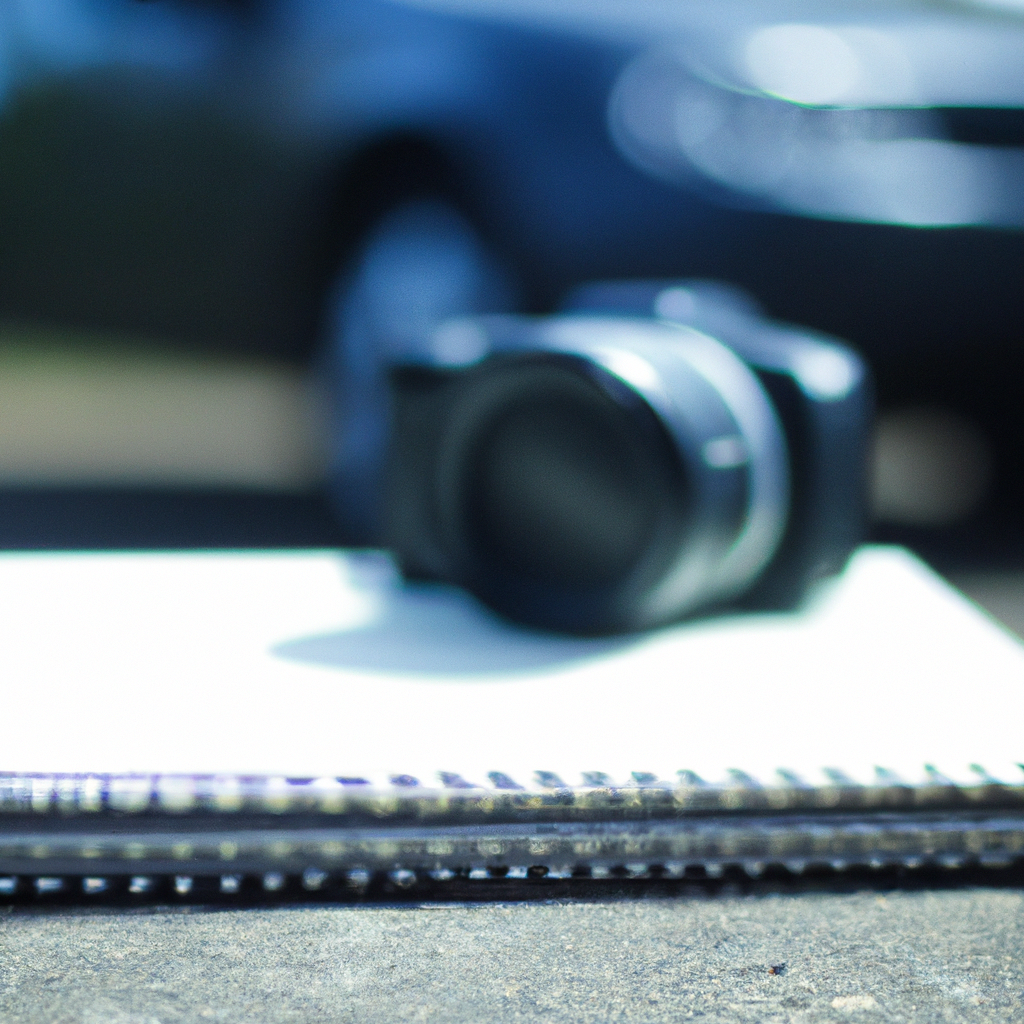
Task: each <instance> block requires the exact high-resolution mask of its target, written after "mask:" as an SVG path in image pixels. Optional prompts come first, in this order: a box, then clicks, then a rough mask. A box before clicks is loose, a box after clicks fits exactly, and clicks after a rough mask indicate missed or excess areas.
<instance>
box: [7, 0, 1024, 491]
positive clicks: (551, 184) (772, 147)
mask: <svg viewBox="0 0 1024 1024" xmlns="http://www.w3.org/2000/svg"><path fill="white" fill-rule="evenodd" d="M1022 72H1024V20H1022V19H1021V17H1020V14H1019V11H1018V10H1017V9H1016V7H1015V5H1014V3H1013V2H1012V0H1003V2H1000V0H974V2H968V0H963V2H961V3H950V4H947V5H944V6H942V7H938V6H935V7H922V6H920V5H913V4H909V3H905V4H896V5H890V6H888V7H887V8H886V9H885V10H884V11H879V10H878V9H877V6H876V5H873V4H867V3H863V2H846V3H843V4H829V5H824V4H820V3H814V2H802V3H797V2H790V3H786V4H781V5H773V6H772V7H771V8H770V9H768V8H764V9H762V8H761V7H758V6H756V5H752V4H741V3H731V4H728V5H714V6H713V7H711V6H709V5H707V4H702V3H695V2H678V3H659V2H655V0H643V2H639V0H638V2H636V3H631V4H615V3H611V2H609V0H600V2H599V0H559V2H547V3H539V2H538V3H534V2H529V0H516V2H514V3H513V2H511V0H486V2H485V0H401V2H400V0H146V2H139V0H8V2H7V3H6V4H4V5H3V6H2V8H0V266H2V267H3V273H2V274H0V317H2V318H3V319H5V320H7V321H17V322H35V323H40V322H41V323H46V324H50V325H56V326H70V327H74V328H84V329H99V330H104V331H130V332H132V333H133V334H135V335H140V334H141V335H149V336H154V337H159V338H164V339H176V340H177V341H179V342H182V343H185V344H189V345H199V346H204V347H213V348H218V349H222V350H237V351H246V352H254V353H266V354H274V355H280V356H285V357H288V358H295V359H299V360H306V359H309V358H310V356H311V355H313V354H314V353H317V352H320V353H322V352H323V351H325V350H326V349H327V348H329V347H330V346H331V344H332V339H334V338H336V336H337V333H338V331H339V330H341V329H342V326H343V325H341V324H340V322H339V319H338V318H339V316H342V313H341V312H340V308H341V306H340V303H341V299H339V295H342V294H343V293H344V290H345V288H346V287H347V285H348V283H349V282H351V280H352V276H353V274H354V273H356V272H357V269H356V268H357V266H358V261H359V260H360V258H361V257H360V254H361V253H365V252H366V247H367V245H368V244H370V241H371V240H372V239H373V238H375V237H377V235H376V234H375V233H376V232H378V230H379V228H380V226H381V225H382V224H386V223H389V220H388V218H389V217H392V216H393V215H395V214H396V211H401V210H402V209H408V208H410V205H413V206H414V205H415V204H426V205H427V206H430V204H434V206H435V208H443V209H445V210H447V211H448V212H449V213H452V214H453V215H454V216H456V217H457V218H458V220H459V222H460V223H461V224H463V225H464V226H465V228H466V230H467V231H469V232H470V233H471V235H472V238H473V244H474V245H478V246H479V247H480V249H481V251H482V252H485V253H486V256H485V259H486V261H488V265H489V266H492V267H493V268H494V274H493V282H497V284H496V285H495V289H496V290H495V293H494V296H493V305H494V308H496V309H497V308H501V309H512V310H516V311H520V312H527V313H548V312H551V311H553V310H556V309H557V308H559V306H560V305H561V304H562V303H563V301H564V300H565V297H566V296H568V295H571V294H572V293H573V291H574V289H578V288H579V287H580V286H582V285H585V284H586V283H587V282H590V281H600V280H611V279H619V280H622V279H677V278H692V277H700V278H708V277H712V278H718V279H726V280H729V281H732V282H734V283H736V284H739V285H741V286H743V287H745V288H746V289H747V290H748V291H750V292H752V293H753V294H754V295H755V296H756V297H757V298H758V299H760V300H761V301H762V303H763V304H764V305H765V306H766V307H767V308H768V310H769V311H770V312H771V313H772V314H774V315H776V316H779V317H781V318H783V319H786V320H790V321H795V322H800V323H804V324H807V325H809V326H811V327H815V328H818V329H821V330H825V331H829V332H831V333H834V334H838V335H840V336H843V337H845V338H847V339H848V340H851V341H853V342H854V343H855V344H856V345H857V346H858V347H859V348H860V349H861V350H862V351H863V352H865V353H866V354H867V355H868V357H869V359H870V360H871V362H872V364H873V366H874V369H875V373H876V377H877V380H878V387H879V397H880V400H881V403H882V405H883V406H886V405H893V404H901V403H903V404H906V403H915V402H938V403H940V404H942V403H945V404H952V405H954V406H957V407H958V408H960V409H961V410H962V411H965V412H966V413H967V414H969V415H971V416H974V417H975V418H976V419H978V420H979V421H980V422H982V423H983V426H984V427H985V428H986V429H987V430H988V432H989V434H990V435H991V436H992V437H993V438H994V444H995V448H996V458H997V462H999V465H1000V467H1001V470H1000V472H1001V475H1000V476H999V480H1000V481H1001V483H1000V485H999V486H1000V487H1001V488H1002V491H1001V492H999V494H997V499H998V500H999V501H1004V504H1006V507H1007V508H1012V507H1016V506H1014V502H1016V503H1017V504H1018V505H1019V504H1024V485H1018V484H1017V483H1016V482H1015V481H1016V480H1018V479H1020V480H1024V473H1020V474H1017V473H1015V472H1014V467H1015V466H1018V465H1020V466H1022V467H1024V448H1022V446H1020V445H1019V444H1017V443H1016V442H1015V440H1013V439H1014V438H1015V437H1017V436H1019V431H1017V430H1016V427H1015V424H1016V422H1017V419H1019V413H1018V412H1017V411H1016V409H1017V407H1018V406H1019V403H1017V402H1016V401H1015V400H1014V396H1013V395H1011V394H1010V393H1009V391H1010V390H1011V388H1010V385H1009V384H1008V383H1007V382H1008V381H1015V380H1016V379H1018V378H1017V371H1018V370H1020V371H1022V372H1024V356H1021V355H1020V346H1018V345H1016V343H1015V339H1016V338H1017V337H1018V336H1019V324H1020V322H1021V320H1022V318H1024V290H1021V289H1020V288H1019V287H1016V286H1015V285H1014V284H1013V282H1015V281H1016V279H1017V277H1019V271H1020V270H1021V269H1022V268H1024V241H1022V238H1024V236H1022V235H1021V234H1020V232H1019V231H1018V229H1019V228H1020V226H1021V225H1022V224H1024V202H1022V200H1021V196H1022V195H1024V188H1022V185H1024V119H1022V117H1021V114H1020V109H1021V107H1022V106H1024V85H1022V83H1024V74H1022ZM499 293H500V294H499ZM1012 390H1013V391H1014V393H1015V390H1016V389H1015V387H1014V388H1012ZM1004 470H1005V472H1004ZM1007 503H1008V504H1007Z"/></svg>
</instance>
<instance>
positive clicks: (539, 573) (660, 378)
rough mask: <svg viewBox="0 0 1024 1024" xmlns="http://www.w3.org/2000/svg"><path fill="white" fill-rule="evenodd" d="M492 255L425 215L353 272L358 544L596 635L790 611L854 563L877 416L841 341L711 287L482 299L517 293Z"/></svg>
mask: <svg viewBox="0 0 1024 1024" xmlns="http://www.w3.org/2000/svg"><path fill="white" fill-rule="evenodd" d="M431 217H434V218H435V222H434V223H433V225H432V226H431V224H430V221H431ZM417 218H418V219H417ZM488 260H489V255H488V254H487V253H486V251H485V250H483V248H482V247H481V246H480V245H479V243H478V240H477V239H476V238H475V237H474V236H473V235H472V234H471V233H470V232H469V231H468V229H466V228H465V225H464V224H462V223H460V222H459V221H458V220H457V219H451V220H450V221H449V222H448V223H447V224H446V223H445V215H444V214H441V215H440V216H439V215H438V211H432V212H431V211H423V210H420V211H418V213H416V215H415V216H413V217H411V219H410V218H408V217H407V219H406V223H405V225H404V226H403V225H402V223H401V218H399V221H398V222H397V223H396V224H392V225H390V226H388V227H387V228H386V230H384V231H383V233H382V234H381V236H380V237H379V238H378V239H377V240H376V242H375V243H374V244H372V245H371V246H370V247H369V250H368V255H367V256H366V257H365V258H364V260H363V263H362V266H361V267H360V269H359V271H358V272H357V274H356V277H355V279H354V280H352V279H350V280H349V282H348V286H347V288H346V290H345V293H344V298H343V301H342V304H341V306H342V312H341V313H340V314H339V318H340V320H341V321H342V323H343V324H346V325H347V329H346V330H345V331H343V332H342V333H341V335H340V342H341V351H340V352H337V351H336V353H335V355H336V357H337V359H338V362H337V364H336V367H335V369H336V373H335V380H336V381H337V390H338V391H339V393H340V400H339V408H340V419H339V422H338V430H337V432H336V436H337V437H338V438H339V442H338V445H337V447H336V450H337V452H338V454H339V456H340V457H339V458H338V459H337V460H336V462H335V473H334V479H335V493H336V495H337V500H338V505H339V508H340V509H341V513H342V515H343V518H345V519H346V521H347V522H348V523H349V525H350V527H351V528H352V529H354V530H356V531H357V532H360V531H361V534H362V540H363V541H364V542H366V543H373V544H382V545H385V546H387V547H389V548H390V549H391V550H392V551H393V552H394V554H395V556H396V558H397V560H398V562H399V565H400V566H401V568H402V570H403V571H404V572H405V573H406V574H407V575H408V576H410V577H413V578H425V579H432V580H443V581H447V582H452V583H455V584H458V585H460V586H462V587H465V588H466V589H468V590H469V591H471V592H472V593H474V594H475V595H477V596H478V597H479V598H480V599H482V600H483V601H484V602H485V603H487V604H488V605H490V606H491V607H492V608H494V609H496V610H497V611H498V612H500V613H501V614H503V615H505V616H507V617H509V618H511V619H514V620H517V621H520V622H524V623H528V624H530V625H534V626H540V627H543V628H548V629H556V630H563V631H569V632H574V633H583V634H586V633H610V632H619V631H628V630H637V629H644V628H648V627H652V626H656V625H659V624H662V623H666V622H670V621H673V620H676V619H679V618H682V617H684V616H687V615H692V614H695V613H698V612H701V611H703V610H706V609H710V608H713V607H715V606H719V605H723V604H725V603H733V602H737V601H742V602H743V603H744V604H745V605H748V606H751V607H757V608H787V607H792V606H793V605H795V604H796V603H798V602H799V600H800V599H801V597H802V596H803V595H804V594H805V593H806V591H807V590H808V588H809V587H810V586H811V585H812V584H813V583H814V582H815V581H816V580H818V579H820V578H822V577H825V576H828V575H830V574H833V573H835V572H838V571H839V570H840V569H841V568H842V567H843V565H844V564H845V562H846V559H847V557H848V556H849V554H850V552H851V550H852V548H853V546H854V545H855V544H856V543H857V541H858V540H859V539H860V537H861V533H862V529H863V525H864V509H865V490H866V480H865V475H866V474H865V470H866V463H867V450H868V433H869V425H870V414H871V402H870V387H869V381H868V377H867V373H866V370H865V367H864V365H863V364H862V362H861V361H860V359H859V358H858V357H857V356H856V355H855V354H854V353H853V352H852V351H851V350H850V349H848V348H847V347H846V346H844V345H842V344H841V343H839V342H837V341H835V340H834V339H832V338H828V337H825V336H822V335H818V334H816V333H814V332H811V331H807V330H802V329H799V328H795V327H790V326H787V325H782V324H778V323H774V322H772V321H770V320H769V319H767V318H766V317H765V316H764V315H762V314H761V312H760V311H759V310H758V309H757V307H756V306H755V305H754V303H753V302H752V301H751V300H750V299H748V298H747V297H746V296H745V295H743V294H742V293H741V292H739V291H737V290H735V289H732V288H730V287H728V286H725V285H721V284H717V283H713V282H704V281H680V282H643V281H625V282H608V283H599V284H593V285H589V286H584V287H582V288H579V289H577V290H576V291H575V292H573V293H572V294H570V296H569V297H568V299H567V300H566V302H565V303H564V306H563V308H562V309H561V310H559V311H558V312H556V313H553V314H550V315H546V316H522V315H517V314H515V313H510V312H507V311H506V312H499V313H484V312H481V309H486V308H487V306H488V305H490V306H492V307H493V306H495V305H500V304H501V303H502V301H507V302H508V303H509V304H511V301H512V300H511V299H510V298H509V296H510V295H511V291H510V289H508V288H507V287H505V286H503V285H501V284H500V283H496V281H497V280H498V277H500V274H497V273H496V271H495V270H494V266H493V265H492V266H490V267H488ZM389 318H390V319H389ZM346 397H347V401H346Z"/></svg>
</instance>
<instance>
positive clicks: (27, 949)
mask: <svg viewBox="0 0 1024 1024" xmlns="http://www.w3.org/2000/svg"><path fill="white" fill-rule="evenodd" d="M0 915H2V916H0V1020H2V1021H3V1022H5V1024H21V1022H30V1021H31V1022H33V1024H34V1022H47V1024H57V1022H60V1024H64V1022H68V1024H70V1022H76V1024H77V1022H81V1024H101V1022H102V1024H107V1022H109V1024H157V1022H159V1024H177V1022H186V1021H196V1022H207V1021H222V1022H232V1024H233V1022H236V1021H237V1022H243V1021H244V1022H278V1021H281V1022H284V1021H310V1022H318V1021H331V1022H333V1021H339V1022H340V1021H360V1022H376V1021H382V1022H383V1021H452V1022H463V1021H464V1022H467V1024H469V1022H481V1021H498V1020H515V1019H525V1020H531V1021H550V1022H556V1021H588V1022H589V1021H595V1022H611V1021H655V1020H672V1021H675V1020H690V1019H693V1020H703V1021H730V1022H746V1021H750V1022H758V1024H770V1022H783V1021H785V1022H800V1024H804V1022H807V1024H811V1022H815V1024H816V1022H825V1021H830V1022H831V1021H837V1022H842V1021H851V1020H856V1021H863V1022H865V1024H869V1022H876V1021H877V1022H882V1021H893V1022H895V1021H922V1022H932V1021H950V1022H954V1021H955V1022H958V1024H961V1022H962V1024H973V1022H988V1021H1020V1020H1022V1019H1024V952H1022V951H1024V891H1021V890H1020V889H986V888H969V889H943V890H935V891H927V890H925V891H889V892H880V891H877V890H873V891H863V892H852V893H834V892H810V893H808V892H803V893H782V892H775V893H768V894H760V895H753V896H752V895H744V894H743V893H741V892H738V891H737V892H729V891H728V890H726V891H723V892H719V893H717V894H709V893H707V892H703V891H700V890H695V891H694V892H692V893H685V894H682V895H678V896H675V897H672V898H665V897H657V898H648V899H643V898H641V899H636V898H630V899H608V900H588V901H558V902H555V901H549V902H519V903H485V904H473V903H442V904H406V905H395V904H391V905H387V904H378V905H356V906H293V907H281V908H271V909H267V908H262V909H260V908H247V909H230V910H208V909H202V908H196V907H182V908H173V909H171V908H153V909H145V910H117V909H106V910H104V909H98V910H90V909H63V910H60V911H46V910H39V909H26V908H17V907H15V908H7V909H6V910H5V911H3V912H0Z"/></svg>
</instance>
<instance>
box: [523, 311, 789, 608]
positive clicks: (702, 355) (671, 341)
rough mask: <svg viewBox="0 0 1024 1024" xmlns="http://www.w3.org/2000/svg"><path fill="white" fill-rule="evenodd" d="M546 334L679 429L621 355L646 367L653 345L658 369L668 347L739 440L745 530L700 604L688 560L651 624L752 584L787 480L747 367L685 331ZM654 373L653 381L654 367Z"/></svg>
mask: <svg viewBox="0 0 1024 1024" xmlns="http://www.w3.org/2000/svg"><path fill="white" fill-rule="evenodd" d="M542 334H543V338H544V340H545V341H546V342H547V343H548V344H552V343H554V344H555V345H557V346H558V347H561V348H570V347H575V348H577V349H578V350H580V351H586V352H587V353H588V354H589V355H590V356H591V358H593V359H595V360H596V361H598V362H600V363H601V364H602V365H603V366H605V368H606V369H608V370H610V371H611V372H612V373H614V374H616V375H618V376H621V377H623V379H625V380H627V382H629V383H633V384H635V385H637V386H640V387H641V389H642V390H643V391H644V393H645V395H646V398H647V400H648V401H650V402H651V403H652V405H654V406H655V407H660V411H661V412H662V413H663V414H665V416H666V419H668V420H672V421H675V422H680V421H684V420H685V419H686V416H685V410H681V409H679V407H678V405H677V404H676V403H675V402H674V400H673V396H672V394H671V393H670V392H669V391H667V390H664V389H662V388H655V389H654V390H651V389H650V388H648V387H644V386H643V385H644V382H643V381H642V380H639V379H631V378H632V377H635V374H631V372H630V367H628V366H624V365H621V354H622V353H623V352H624V351H625V352H631V353H635V354H636V356H637V357H638V359H639V360H640V361H641V362H644V363H645V362H646V360H644V358H643V354H644V350H645V348H647V347H648V346H649V351H650V353H651V354H652V355H655V354H657V356H658V357H660V358H658V359H657V360H656V361H658V362H660V361H661V359H663V358H664V353H665V351H666V349H667V348H668V347H669V346H671V350H672V352H673V354H674V355H675V356H676V357H677V358H680V359H681V360H683V361H684V362H685V363H686V364H687V366H689V367H690V369H691V370H692V371H693V372H695V373H696V374H697V375H698V376H699V377H701V378H703V380H704V381H705V382H706V383H707V385H708V386H709V387H710V388H711V389H712V390H713V391H714V392H715V393H716V394H717V395H718V396H719V397H720V399H721V401H722V403H723V405H724V406H725V408H726V410H727V412H728V414H729V416H730V417H731V418H732V420H733V422H734V423H735V424H736V429H737V435H738V436H737V438H736V439H735V440H736V441H737V442H738V444H737V447H738V448H741V450H742V457H743V458H744V459H745V461H746V468H747V477H748V491H747V507H746V514H745V519H744V523H743V525H742V527H741V528H740V530H739V533H738V534H737V536H736V539H735V541H734V542H733V544H732V545H731V546H730V548H729V550H728V551H727V553H726V554H725V556H724V557H723V558H722V560H721V561H720V562H719V564H718V567H717V569H716V571H715V573H714V578H713V580H711V581H710V582H709V583H706V584H705V585H704V586H702V587H701V593H700V595H699V598H698V597H697V595H696V594H694V593H693V592H692V589H691V583H690V582H689V581H688V580H685V579H684V578H683V577H684V576H685V575H687V574H688V572H689V569H688V566H686V565H685V564H684V563H685V559H683V560H681V562H680V565H679V569H678V572H669V573H668V575H667V576H666V578H665V579H664V581H663V582H662V584H661V585H660V586H659V587H658V588H657V591H656V593H655V594H653V595H651V600H650V605H649V607H650V609H651V612H652V614H653V615H654V617H656V618H668V617H670V612H669V610H670V609H673V608H674V607H676V606H677V607H676V612H675V613H676V614H682V613H683V612H685V611H688V610H690V608H691V607H694V606H695V605H697V604H706V603H708V602H710V601H716V600H725V599H727V598H730V597H733V596H735V595H736V594H738V593H740V592H741V591H742V590H744V589H745V588H746V587H748V586H749V585H750V584H751V583H753V581H754V580H755V579H756V578H757V576H758V575H759V574H760V573H761V572H762V571H763V570H764V569H765V568H766V567H767V565H768V563H769V562H770V561H771V559H772V557H773V556H774V554H775V552H776V550H777V548H778V546H779V542H780V541H781V540H782V536H783V534H784V532H785V529H786V520H787V516H788V513H789V497H790V478H789V455H788V449H787V445H786V439H785V434H784V432H783V429H782V425H781V424H780V423H779V419H778V417H777V415H776V413H775V410H774V408H773V407H772V404H771V401H770V399H769V398H768V395H767V394H766V393H765V391H764V388H763V387H762V386H761V384H760V382H759V381H758V379H757V377H756V376H755V374H754V372H753V371H752V370H751V369H750V367H748V366H747V365H746V363H744V362H743V361H742V360H741V359H740V358H739V356H737V355H736V354H735V353H734V352H733V351H732V350H731V349H729V348H727V347H726V346H725V345H723V344H722V343H721V342H720V341H716V340H715V339H714V338H712V337H710V336H708V335H706V334H702V333H701V332H700V331H696V330H694V329H693V328H691V327H686V326H683V325H681V324H672V323H665V322H655V323H652V322H651V321H649V320H632V319H626V318H618V317H586V316H578V315H577V316H567V317H558V318H553V319H552V320H549V321H548V322H547V323H546V324H545V329H544V330H543V332H542ZM639 372H641V373H642V371H639ZM650 373H651V374H652V376H653V375H654V374H655V371H654V370H653V368H652V369H651V370H650ZM677 412H678V413H682V415H677V414H676V413H677ZM723 440H725V439H723ZM655 609H661V610H660V611H657V612H656V611H655Z"/></svg>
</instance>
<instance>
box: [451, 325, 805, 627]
mask: <svg viewBox="0 0 1024 1024" xmlns="http://www.w3.org/2000/svg"><path fill="white" fill-rule="evenodd" d="M481 322H482V324H483V325H484V327H485V329H486V331H487V333H488V335H489V338H490V342H491V351H492V352H494V355H492V356H491V357H489V358H487V359H485V360H483V361H482V362H481V363H479V364H478V365H477V366H475V367H473V368H471V369H469V370H466V371H463V372H462V373H461V374H460V375H459V381H458V385H457V386H456V387H454V388H453V389H452V390H451V391H450V392H449V397H448V401H447V404H448V408H447V411H446V414H445V417H444V424H443V427H442V430H441V432H440V436H439V445H438V449H437V451H438V455H437V461H436V463H435V472H434V474H433V476H434V479H433V486H432V488H431V490H432V495H431V502H432V505H433V509H432V517H433V518H434V520H435V522H436V523H437V524H438V531H439V541H440V543H441V545H442V547H443V548H444V550H445V552H446V556H447V558H446V560H447V561H448V563H449V570H450V571H449V575H450V576H451V577H452V578H454V580H455V581H456V582H458V583H460V584H462V585H464V586H466V587H468V588H469V589H471V590H472V591H474V592H475V593H476V594H477V595H478V596H480V597H481V598H482V599H483V600H484V601H486V602H487V603H488V604H490V605H492V606H493V607H495V608H496V609H497V610H499V611H500V612H502V613H504V614H506V615H509V616H510V617H512V618H515V619H519V620H520V621H525V622H529V623H532V624H536V625H540V626H544V627H548V628H556V629H563V630H571V631H574V632H584V633H601V632H610V631H617V630H625V629H637V628H643V627H647V626H651V625H655V624H657V623H660V622H664V621H668V620H671V619H675V618H678V617H679V616H681V615H683V614H686V613H687V612H691V611H693V610H695V609H696V608H699V607H701V606H704V605H707V604H711V603H714V602H716V601H720V600H724V599H726V598H728V597H730V596H732V595H733V594H735V593H737V592H739V591H740V590H742V589H743V588H744V587H746V586H748V585H749V584H750V582H751V581H752V580H753V579H754V578H755V577H756V576H757V574H758V573H759V572H760V571H761V570H762V569H763V568H764V566H765V565H766V564H767V563H768V561H769V560H770V558H771V556H772V554H773V553H774V550H775V546H776V545H777V543H778V540H779V537H781V535H782V531H783V527H784V523H785V516H786V506H787V501H788V469H787V459H786V450H785V442H784V439H783V435H782V431H781V428H780V427H779V424H778V422H777V420H776V418H775V415H774V411H773V409H772V407H771V404H770V402H769V401H768V398H767V396H766V395H765V393H764V392H763V390H762V389H761V387H760V385H759V384H758V382H757V379H756V378H755V377H754V375H753V374H752V373H751V372H750V371H749V369H748V368H747V367H745V366H744V364H743V363H742V362H741V361H740V360H739V359H738V358H736V357H735V356H734V355H733V354H732V353H731V352H729V350H728V349H726V348H725V347H724V346H722V345H720V344H719V343H718V342H716V341H714V340H713V339H711V338H708V337H706V336H704V335H701V334H699V333H698V332H696V331H692V330H690V329H688V328H680V327H674V326H671V325H665V324H657V323H652V322H650V321H639V320H638V321H630V320H624V319H619V318H602V317H558V318H548V319H545V320H543V321H526V320H523V319H519V318H511V317H494V318H482V321H481Z"/></svg>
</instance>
